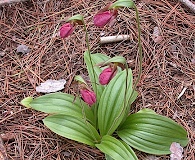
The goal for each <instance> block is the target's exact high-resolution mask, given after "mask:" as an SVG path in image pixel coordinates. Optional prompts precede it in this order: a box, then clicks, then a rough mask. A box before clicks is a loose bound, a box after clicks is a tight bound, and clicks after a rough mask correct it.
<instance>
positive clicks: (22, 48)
mask: <svg viewBox="0 0 195 160" xmlns="http://www.w3.org/2000/svg"><path fill="white" fill-rule="evenodd" d="M17 52H18V53H23V54H26V53H29V52H30V49H29V48H28V46H26V45H23V44H21V45H19V46H18V47H17Z"/></svg>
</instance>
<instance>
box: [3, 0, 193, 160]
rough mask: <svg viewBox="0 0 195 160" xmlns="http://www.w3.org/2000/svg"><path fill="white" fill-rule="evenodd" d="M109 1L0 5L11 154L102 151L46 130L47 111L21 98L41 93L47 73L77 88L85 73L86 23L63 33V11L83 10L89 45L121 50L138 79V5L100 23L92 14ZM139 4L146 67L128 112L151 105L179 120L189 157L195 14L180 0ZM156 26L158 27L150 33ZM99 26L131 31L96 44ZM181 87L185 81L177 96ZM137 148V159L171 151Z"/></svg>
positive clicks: (62, 155)
mask: <svg viewBox="0 0 195 160" xmlns="http://www.w3.org/2000/svg"><path fill="white" fill-rule="evenodd" d="M107 2H109V1H108V0H104V1H103V0H98V1H84V0H72V1H70V0H66V1H63V0H53V1H52V0H47V1H41V0H32V1H29V2H22V3H17V4H10V5H6V6H2V7H0V53H1V54H2V55H1V56H0V86H1V89H0V105H1V106H0V133H1V137H2V139H3V141H4V147H5V149H6V151H7V156H8V159H10V160H11V159H12V160H39V159H40V160H46V159H47V160H52V159H55V160H62V159H67V160H73V159H74V160H79V159H82V160H90V159H98V160H99V159H104V155H103V154H102V153H101V152H100V151H99V150H97V149H94V148H90V147H88V146H85V145H83V144H79V143H77V142H74V141H71V140H68V139H66V138H63V137H60V136H58V135H56V134H54V133H53V132H51V131H50V130H49V129H47V128H46V127H45V126H44V125H43V123H42V121H41V120H42V119H43V118H44V117H45V114H44V113H41V112H37V111H34V110H31V109H27V108H25V107H23V106H22V105H21V104H20V101H21V100H22V99H23V98H25V97H27V96H33V97H37V96H40V95H41V94H39V93H37V92H36V91H35V87H36V86H37V85H39V84H40V83H41V82H44V81H46V80H47V79H61V78H64V79H66V80H67V84H66V86H65V89H64V90H63V92H66V93H72V94H75V93H76V90H75V87H74V85H72V81H73V78H74V76H75V75H76V74H81V75H87V73H86V68H85V65H84V62H83V53H84V51H85V50H86V46H85V36H84V32H83V29H82V27H80V26H78V27H77V28H76V31H75V32H74V34H72V35H71V36H70V37H68V38H67V39H65V40H64V41H63V40H61V39H60V38H59V37H58V36H57V35H55V34H56V33H57V32H58V29H59V27H60V26H61V25H62V24H63V23H64V21H65V19H66V18H67V17H70V16H72V15H75V14H78V13H79V14H82V15H83V16H84V17H85V21H86V23H87V28H88V31H89V37H90V44H91V51H92V52H93V53H96V52H101V53H104V54H107V55H109V56H115V55H122V56H124V57H125V58H127V60H128V62H129V63H128V64H129V67H131V68H132V70H133V74H134V77H135V79H136V77H137V76H138V71H139V67H138V66H139V63H138V54H137V48H138V46H137V44H138V43H137V28H136V21H135V18H134V17H135V12H134V10H132V9H127V8H126V9H120V10H119V15H118V17H117V20H116V22H115V24H114V25H113V26H112V27H109V26H107V27H105V28H97V27H95V26H94V25H93V22H92V18H93V15H94V14H95V13H97V11H98V10H99V9H100V8H102V7H103V6H105V4H106V3H107ZM136 4H137V7H138V10H139V13H140V20H141V29H142V45H143V65H142V67H143V72H142V76H141V80H140V82H139V84H138V86H137V90H138V91H139V96H138V98H137V100H136V102H135V103H134V104H133V106H132V112H136V111H138V110H140V109H142V108H150V109H153V110H155V111H156V112H157V113H159V114H161V115H164V116H167V117H169V118H171V119H173V120H175V121H176V122H177V123H179V124H180V125H182V126H183V127H184V128H185V129H186V130H187V132H188V138H189V143H188V145H187V147H185V148H184V159H185V160H194V159H195V156H194V153H195V151H194V150H195V143H194V139H195V135H194V133H195V15H194V13H193V12H191V11H190V10H189V9H188V8H187V7H186V6H184V5H182V4H181V3H179V2H178V1H177V0H169V1H167V0H161V1H160V0H157V1H156V0H142V1H137V2H136ZM156 26H157V27H158V28H159V32H160V35H156V37H153V30H154V27H156ZM101 34H104V36H107V35H117V34H129V35H130V36H131V38H130V41H125V42H124V41H123V42H120V43H112V44H104V45H100V44H99V43H98V37H99V36H100V35H101ZM19 44H24V45H27V46H29V48H30V49H31V51H30V53H29V54H19V53H16V48H17V46H18V45H19ZM3 54H4V55H3ZM184 87H186V88H187V89H186V90H185V92H184V93H183V95H182V96H181V97H180V98H179V99H178V98H177V97H178V96H179V94H180V93H181V92H182V90H183V89H184ZM176 134H177V133H176ZM136 154H137V155H138V158H139V159H140V160H144V159H151V160H152V159H156V160H157V159H158V160H163V159H169V155H168V156H150V155H147V154H145V153H142V152H139V151H136Z"/></svg>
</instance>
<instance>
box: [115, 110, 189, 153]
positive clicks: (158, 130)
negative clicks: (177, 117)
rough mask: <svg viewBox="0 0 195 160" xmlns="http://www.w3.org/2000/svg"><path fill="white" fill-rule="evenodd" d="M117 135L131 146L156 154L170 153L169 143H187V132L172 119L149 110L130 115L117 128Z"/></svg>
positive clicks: (184, 144)
mask: <svg viewBox="0 0 195 160" xmlns="http://www.w3.org/2000/svg"><path fill="white" fill-rule="evenodd" d="M117 133H118V135H119V137H120V138H121V139H122V140H123V141H124V142H126V143H127V144H128V145H130V146H132V147H133V148H135V149H137V150H140V151H143V152H146V153H150V154H156V155H163V154H170V145H171V144H172V142H177V143H179V144H180V145H181V146H183V147H184V146H186V145H187V143H188V139H187V132H186V131H185V130H184V129H183V128H182V127H181V126H180V125H179V124H177V123H176V122H174V121H173V120H171V119H169V118H167V117H165V116H161V115H158V114H156V113H154V112H151V111H148V110H147V111H146V110H145V111H142V112H138V113H135V114H132V115H130V116H129V117H128V118H127V119H126V121H125V122H124V123H123V124H122V125H121V126H120V128H118V131H117Z"/></svg>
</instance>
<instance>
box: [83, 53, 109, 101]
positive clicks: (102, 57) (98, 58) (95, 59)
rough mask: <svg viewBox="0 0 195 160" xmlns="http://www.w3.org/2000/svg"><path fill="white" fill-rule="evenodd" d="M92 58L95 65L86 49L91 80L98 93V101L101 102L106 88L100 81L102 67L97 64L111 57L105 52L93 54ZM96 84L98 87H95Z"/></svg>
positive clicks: (85, 54) (85, 56)
mask: <svg viewBox="0 0 195 160" xmlns="http://www.w3.org/2000/svg"><path fill="white" fill-rule="evenodd" d="M91 58H92V64H93V65H91V63H90V58H89V53H88V52H87V51H86V52H85V53H84V60H85V63H86V66H87V70H88V73H89V77H90V80H91V84H92V87H93V90H94V91H95V93H97V102H99V99H100V96H101V94H102V92H103V90H104V86H103V85H101V84H100V83H99V74H100V73H101V72H102V69H101V68H100V67H98V66H96V64H98V63H101V62H104V61H106V60H108V59H109V58H110V57H108V56H106V55H104V54H100V53H97V54H91ZM92 69H94V70H95V80H94V75H93V71H92ZM95 82H96V83H95ZM95 85H96V87H95ZM96 89H97V91H96Z"/></svg>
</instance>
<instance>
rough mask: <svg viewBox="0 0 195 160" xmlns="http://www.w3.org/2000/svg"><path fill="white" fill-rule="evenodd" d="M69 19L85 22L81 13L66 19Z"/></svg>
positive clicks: (79, 22) (80, 22)
mask: <svg viewBox="0 0 195 160" xmlns="http://www.w3.org/2000/svg"><path fill="white" fill-rule="evenodd" d="M69 21H73V22H77V23H78V24H84V18H83V16H82V15H80V14H77V15H74V16H72V17H70V18H68V19H67V20H66V22H69Z"/></svg>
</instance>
